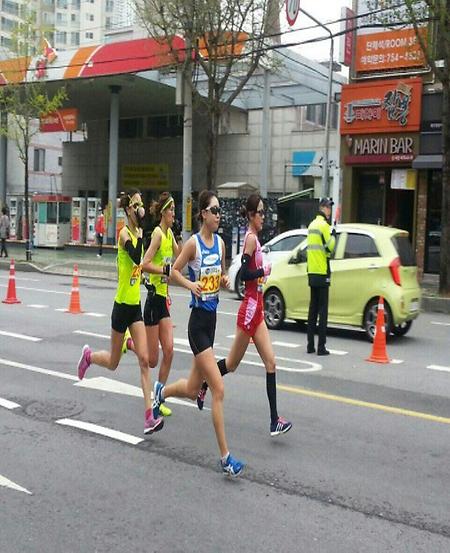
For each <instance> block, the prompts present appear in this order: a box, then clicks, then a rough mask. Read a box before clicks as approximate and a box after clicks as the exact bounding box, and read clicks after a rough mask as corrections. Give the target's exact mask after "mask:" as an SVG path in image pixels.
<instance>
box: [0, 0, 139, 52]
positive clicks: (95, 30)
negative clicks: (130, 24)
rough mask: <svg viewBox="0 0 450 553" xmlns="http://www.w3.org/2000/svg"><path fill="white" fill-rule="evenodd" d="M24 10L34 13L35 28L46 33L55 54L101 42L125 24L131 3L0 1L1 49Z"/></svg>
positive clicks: (121, 0) (120, 0) (8, 43)
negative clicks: (107, 33)
mask: <svg viewBox="0 0 450 553" xmlns="http://www.w3.org/2000/svg"><path fill="white" fill-rule="evenodd" d="M128 4H130V5H128ZM24 6H28V7H29V8H31V9H32V10H34V11H35V12H36V18H37V24H38V26H39V27H40V28H43V29H48V32H47V33H46V34H47V38H48V39H49V40H50V42H51V43H52V45H53V46H54V47H55V48H56V49H57V50H66V49H68V48H76V47H78V46H80V45H85V44H99V43H101V42H103V39H104V35H105V32H107V31H108V30H110V29H112V28H113V26H114V25H118V24H119V23H120V22H121V21H122V20H125V19H126V17H127V14H128V13H130V11H131V3H129V2H127V1H124V0H25V1H24V0H1V9H0V17H1V19H0V46H3V48H6V49H7V48H9V47H10V46H11V34H12V32H13V30H14V28H15V27H16V25H17V23H18V22H19V21H20V18H21V15H22V14H23V7H24ZM128 17H129V16H128Z"/></svg>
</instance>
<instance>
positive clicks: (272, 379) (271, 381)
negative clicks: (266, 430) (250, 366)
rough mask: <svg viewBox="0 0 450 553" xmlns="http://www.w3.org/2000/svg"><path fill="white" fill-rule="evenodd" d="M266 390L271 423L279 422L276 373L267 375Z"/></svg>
mask: <svg viewBox="0 0 450 553" xmlns="http://www.w3.org/2000/svg"><path fill="white" fill-rule="evenodd" d="M266 390H267V398H268V399H269V406H270V420H271V422H277V420H278V411H277V382H276V373H266Z"/></svg>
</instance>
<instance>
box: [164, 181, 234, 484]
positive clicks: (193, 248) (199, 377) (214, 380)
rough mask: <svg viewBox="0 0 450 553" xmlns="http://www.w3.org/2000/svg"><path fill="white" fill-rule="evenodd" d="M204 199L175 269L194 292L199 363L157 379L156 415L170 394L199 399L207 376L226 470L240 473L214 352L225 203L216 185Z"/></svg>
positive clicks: (192, 335) (192, 326)
mask: <svg viewBox="0 0 450 553" xmlns="http://www.w3.org/2000/svg"><path fill="white" fill-rule="evenodd" d="M198 203H199V219H200V222H201V229H200V232H199V233H198V234H195V235H194V236H191V238H190V239H189V240H188V241H187V242H186V244H185V246H184V247H183V249H182V251H181V253H180V255H179V257H178V258H177V260H176V261H175V264H174V266H173V269H172V278H173V280H174V281H176V282H178V283H179V284H180V285H182V286H184V287H185V288H187V289H188V290H190V291H191V293H192V300H191V303H190V307H191V309H192V311H191V315H190V318H189V325H188V338H189V344H190V346H191V349H192V353H193V354H194V364H193V367H192V369H191V372H190V375H189V378H188V379H187V380H186V379H181V380H178V381H177V382H174V383H173V384H169V385H168V386H164V384H162V383H161V382H155V388H154V398H155V399H154V401H153V417H154V418H158V417H159V409H160V406H161V404H162V403H164V401H165V400H166V399H167V398H169V397H185V398H190V399H195V398H196V397H197V392H198V389H199V388H200V386H201V383H202V382H203V380H206V381H207V382H208V384H209V386H210V388H211V393H212V419H213V424H214V430H215V432H216V438H217V443H218V446H219V450H220V455H221V460H220V464H221V467H222V471H223V472H224V473H226V474H229V475H230V476H238V475H240V474H241V473H242V471H243V469H244V463H242V462H241V461H238V460H237V459H234V458H233V457H232V456H231V455H230V452H229V450H228V445H227V441H226V438H225V428H224V419H223V398H224V389H223V379H222V377H221V375H220V372H219V370H218V368H217V363H216V360H215V357H214V352H213V345H214V335H215V330H216V310H217V305H218V303H219V289H220V285H221V284H222V286H228V285H229V280H228V277H227V276H226V275H225V245H224V243H223V241H222V239H221V238H220V237H219V236H218V235H217V234H216V232H217V228H218V226H219V221H220V207H219V201H218V199H217V197H216V196H215V194H214V192H211V191H210V190H204V191H203V192H201V193H200V195H199V199H198ZM186 264H187V265H188V267H189V279H187V278H185V277H184V276H183V275H182V274H181V271H182V270H183V268H184V267H185V266H186Z"/></svg>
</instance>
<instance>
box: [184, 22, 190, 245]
mask: <svg viewBox="0 0 450 553" xmlns="http://www.w3.org/2000/svg"><path fill="white" fill-rule="evenodd" d="M191 48H192V42H191V33H190V32H189V33H188V35H187V36H186V62H185V67H184V68H183V76H182V91H183V104H184V111H183V192H182V202H183V217H182V219H183V220H182V226H183V231H182V235H183V242H186V240H187V239H188V238H189V236H190V234H191V230H192V228H191V225H192V222H191V221H192V197H191V195H192V55H191Z"/></svg>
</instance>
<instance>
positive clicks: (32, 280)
mask: <svg viewBox="0 0 450 553" xmlns="http://www.w3.org/2000/svg"><path fill="white" fill-rule="evenodd" d="M0 278H4V279H5V280H9V275H7V276H3V275H0ZM19 280H23V281H24V282H25V281H26V280H27V281H29V282H40V279H38V278H29V277H18V276H17V274H16V281H19Z"/></svg>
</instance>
